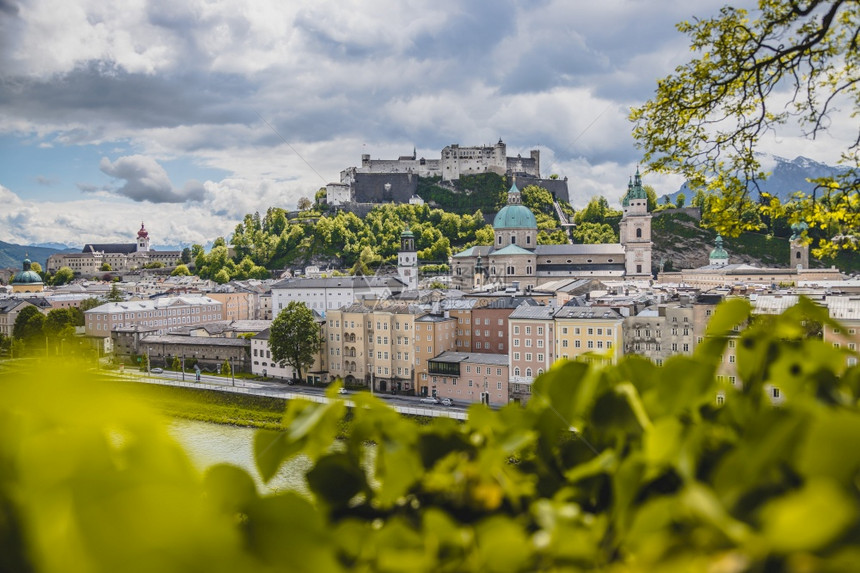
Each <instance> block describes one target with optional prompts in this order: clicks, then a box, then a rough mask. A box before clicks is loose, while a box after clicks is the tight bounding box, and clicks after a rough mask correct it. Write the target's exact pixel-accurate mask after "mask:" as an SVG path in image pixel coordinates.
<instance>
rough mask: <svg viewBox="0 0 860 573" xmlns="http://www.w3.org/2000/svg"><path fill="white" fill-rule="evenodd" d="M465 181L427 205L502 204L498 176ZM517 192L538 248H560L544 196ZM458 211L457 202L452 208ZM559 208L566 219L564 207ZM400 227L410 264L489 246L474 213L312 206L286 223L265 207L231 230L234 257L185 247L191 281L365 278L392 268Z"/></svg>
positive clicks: (479, 215)
mask: <svg viewBox="0 0 860 573" xmlns="http://www.w3.org/2000/svg"><path fill="white" fill-rule="evenodd" d="M467 179H468V180H469V181H471V182H472V184H473V187H472V189H473V191H471V192H470V194H469V195H466V194H457V193H454V192H450V191H447V192H448V193H451V195H450V197H448V196H446V195H444V194H440V195H438V196H434V195H432V194H431V197H436V199H431V200H433V201H434V203H435V202H436V200H437V199H438V200H439V202H440V203H446V204H449V206H450V204H452V202H455V199H454V197H460V198H461V199H462V201H466V199H463V198H464V197H472V199H473V200H474V201H475V204H480V205H489V206H492V208H493V209H497V208H498V206H499V204H501V205H504V200H506V193H507V188H506V186H507V183H506V182H505V179H504V178H503V177H499V176H496V175H493V174H490V175H483V176H474V177H471V178H467ZM439 189H441V188H439ZM521 191H522V199H523V203H524V204H525V205H526V206H527V207H529V208H530V209H531V210H532V211H533V212H534V213H535V217H536V219H537V223H538V243H539V244H554V243H563V242H566V240H567V239H566V237H565V235H564V233H563V231H562V230H561V229H560V225H559V220H558V215H557V214H556V212H555V209H554V207H553V200H552V195H551V194H550V193H549V192H548V191H547V190H546V189H542V188H540V187H536V186H528V187H526V188H524V189H522V190H521ZM445 197H447V198H445ZM500 199H501V203H500ZM458 200H460V199H458ZM464 205H466V203H461V204H460V207H459V208H460V209H462V208H463V207H464ZM563 208H564V209H565V210H566V211H568V212H569V214H571V215H572V214H573V210H572V209H571V208H570V206H569V205H567V204H566V203H565V204H563ZM407 226H408V227H409V229H410V230H411V231H412V232H413V233H414V235H415V246H416V249H417V250H418V258H419V259H420V260H421V262H422V263H423V264H434V265H438V264H447V261H448V257H450V256H451V255H452V254H453V253H455V252H458V251H460V250H462V249H464V248H468V247H470V246H473V245H490V244H492V242H493V228H492V225H490V224H489V223H487V219H486V218H485V216H484V213H483V211H481V209H478V210H476V211H474V212H472V213H471V214H470V213H464V214H458V213H454V212H450V211H448V210H443V209H441V208H434V207H432V206H430V205H428V204H425V205H406V204H399V205H396V204H393V203H389V204H382V205H378V206H376V207H374V208H373V209H372V210H371V211H370V213H369V214H368V215H367V216H366V217H364V218H360V217H358V216H357V215H356V214H354V213H351V212H348V211H334V210H326V209H324V208H322V207H320V206H317V207H315V208H308V209H306V210H304V211H300V212H299V213H297V214H295V213H293V214H292V216H291V214H290V213H289V212H288V211H286V210H285V209H282V208H280V207H270V208H269V209H268V210H267V211H266V213H265V215H260V213H253V214H247V215H245V217H244V219H243V221H242V222H241V223H239V224H238V225H236V228H235V230H234V232H233V235H232V237H230V243H231V245H232V246H233V248H234V250H235V256H233V257H230V256H229V251H228V249H227V241H225V240H224V239H219V240H217V241H216V242H215V245H214V246H213V248H212V250H211V251H210V252H209V253H205V252H204V250H203V247H202V246H200V245H195V246H194V247H192V252H193V255H194V260H195V265H196V267H197V271H198V274H200V276H202V277H204V278H212V279H214V280H216V281H219V282H226V281H227V280H230V279H232V278H247V277H254V276H259V275H263V274H265V273H266V269H269V270H276V269H284V268H288V267H291V266H303V265H307V264H318V265H320V266H323V267H325V268H332V269H338V270H340V271H342V272H359V273H361V272H372V271H373V270H374V269H375V268H377V267H378V266H379V265H384V264H396V261H397V251H398V249H399V248H400V234H401V232H402V231H403V230H404V229H405V228H406V227H407ZM221 271H224V272H221Z"/></svg>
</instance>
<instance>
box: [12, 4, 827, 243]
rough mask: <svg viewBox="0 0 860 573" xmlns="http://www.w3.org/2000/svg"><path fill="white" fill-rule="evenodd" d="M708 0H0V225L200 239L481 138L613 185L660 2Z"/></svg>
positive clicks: (73, 233) (664, 187) (547, 168)
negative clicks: (374, 168) (353, 170)
mask: <svg viewBox="0 0 860 573" xmlns="http://www.w3.org/2000/svg"><path fill="white" fill-rule="evenodd" d="M722 3H723V2H721V1H716V0H697V2H689V1H687V0H648V1H646V0H602V1H600V2H574V1H571V0H532V1H527V0H523V1H505V0H493V1H475V2H463V1H462V0H433V1H425V0H363V1H350V0H339V1H328V0H307V1H305V0H289V1H288V2H285V1H284V0H271V1H270V0H148V1H147V0H128V1H125V2H108V1H106V0H0V240H2V241H7V242H13V243H19V244H36V243H44V242H59V243H65V244H69V245H75V246H80V245H81V244H83V243H85V242H90V241H99V242H103V241H122V242H129V241H131V240H132V238H133V236H134V233H135V232H136V230H137V228H138V227H139V225H140V222H141V221H145V222H146V226H147V228H148V229H149V231H150V236H151V237H152V238H153V241H154V243H155V244H171V245H177V244H190V243H193V242H200V243H206V242H208V241H211V240H212V239H214V238H215V237H217V236H219V235H228V234H230V233H231V232H232V230H233V228H234V227H235V225H236V223H237V222H238V221H239V220H241V218H242V217H243V216H244V214H245V213H251V212H254V211H257V210H259V211H265V209H266V208H267V207H269V206H280V207H285V208H292V207H294V206H295V204H296V201H297V200H298V199H299V198H300V197H303V196H306V197H313V194H314V193H315V191H316V190H317V189H319V188H320V187H321V186H323V185H324V184H325V183H327V182H331V181H336V180H338V178H339V173H340V171H341V170H342V169H344V168H346V167H349V166H352V165H356V164H358V163H359V162H360V156H361V154H362V153H369V154H370V155H371V156H372V157H373V158H394V157H397V156H399V155H406V154H410V153H411V152H412V149H413V147H415V148H417V152H418V155H419V156H424V157H427V158H438V157H439V153H440V150H441V149H442V147H444V146H445V145H448V144H451V143H459V144H461V145H464V146H465V145H483V144H492V143H494V142H496V141H497V140H498V139H499V138H502V139H503V140H504V141H505V142H506V143H507V145H508V154H509V155H516V154H517V153H522V154H523V155H527V154H528V151H529V150H530V149H535V148H536V149H540V150H541V163H542V165H541V171H542V174H543V175H544V176H548V175H549V174H551V173H556V174H559V175H560V176H567V177H568V178H569V185H570V191H571V197H572V201H573V203H574V205H575V206H581V205H584V204H585V203H586V202H587V201H588V198H589V197H591V196H593V195H595V194H603V195H605V196H606V197H607V198H609V199H610V200H611V201H616V200H617V199H618V198H619V197H620V196H621V194H622V192H623V191H624V189H625V188H626V183H627V178H628V176H629V175H630V174H631V173H632V172H633V171H634V170H635V169H636V164H637V162H638V161H639V158H640V156H639V153H638V152H637V150H636V148H635V146H634V144H633V141H632V139H631V136H630V132H631V125H630V123H629V122H628V121H627V114H628V111H629V108H630V107H631V106H633V105H637V104H639V103H641V102H643V101H645V100H646V99H648V98H649V97H650V96H651V94H652V93H653V91H654V87H655V83H656V80H657V78H659V77H662V76H665V75H666V74H668V73H670V72H671V70H672V69H673V68H674V67H675V66H676V65H677V64H679V63H681V62H682V61H684V60H685V58H687V57H688V55H689V52H688V50H687V42H686V39H685V37H684V36H682V35H680V34H679V33H677V32H676V31H675V28H674V25H675V23H676V22H678V21H680V20H685V19H690V18H692V17H693V16H702V17H704V16H710V15H713V14H714V13H716V11H717V10H718V8H719V6H720V5H721V4H722ZM744 3H746V4H748V3H749V2H744ZM736 5H738V3H736ZM781 144H782V146H783V147H782V152H781V155H785V156H788V157H794V155H795V154H799V153H805V154H806V155H807V156H810V157H813V158H814V159H818V160H822V161H826V160H830V159H832V158H831V157H826V156H822V155H821V154H820V153H819V154H816V151H815V150H810V149H806V148H805V147H804V145H806V144H805V143H802V142H796V144H794V143H792V142H791V141H786V140H783V141H782V142H781ZM646 182H648V183H652V184H654V185H655V187H656V188H657V190H658V193H660V194H662V193H664V192H665V193H670V192H673V191H675V190H677V188H678V186H679V185H680V183H681V182H680V181H678V180H675V179H672V178H665V179H662V178H657V177H652V178H651V179H646Z"/></svg>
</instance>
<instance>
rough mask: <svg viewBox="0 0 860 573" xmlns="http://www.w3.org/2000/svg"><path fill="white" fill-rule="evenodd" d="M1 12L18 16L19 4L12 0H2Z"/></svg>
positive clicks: (0, 2) (0, 4) (0, 1)
mask: <svg viewBox="0 0 860 573" xmlns="http://www.w3.org/2000/svg"><path fill="white" fill-rule="evenodd" d="M0 14H5V15H7V16H17V15H18V4H16V3H15V2H12V0H0Z"/></svg>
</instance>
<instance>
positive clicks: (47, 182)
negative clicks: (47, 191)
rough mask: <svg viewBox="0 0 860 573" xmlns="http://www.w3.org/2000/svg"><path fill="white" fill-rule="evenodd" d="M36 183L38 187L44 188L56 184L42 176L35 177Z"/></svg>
mask: <svg viewBox="0 0 860 573" xmlns="http://www.w3.org/2000/svg"><path fill="white" fill-rule="evenodd" d="M36 183H38V184H39V185H44V186H45V187H50V186H51V185H53V184H54V183H56V181H54V180H53V179H51V178H50V177H45V176H44V175H37V176H36Z"/></svg>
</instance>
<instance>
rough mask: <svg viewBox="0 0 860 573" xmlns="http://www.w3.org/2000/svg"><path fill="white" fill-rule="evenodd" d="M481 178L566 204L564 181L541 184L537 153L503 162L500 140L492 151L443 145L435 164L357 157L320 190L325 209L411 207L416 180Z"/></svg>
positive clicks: (414, 156)
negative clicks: (509, 181) (513, 181)
mask: <svg viewBox="0 0 860 573" xmlns="http://www.w3.org/2000/svg"><path fill="white" fill-rule="evenodd" d="M483 173H496V174H498V175H507V176H509V177H510V176H514V175H515V176H516V177H517V182H518V183H519V184H520V186H523V187H525V186H526V185H533V184H534V185H539V186H541V187H543V188H545V189H547V190H548V191H550V192H551V193H554V194H555V195H556V197H558V198H559V199H564V200H568V191H567V178H564V179H541V176H540V150H538V149H532V150H531V151H530V152H529V157H522V156H520V155H517V156H516V157H508V156H507V145H505V143H504V142H503V141H502V140H501V139H499V142H498V143H496V144H495V145H482V146H477V147H460V145H458V144H452V145H448V146H446V147H444V148H443V149H442V152H441V154H440V157H439V159H425V158H424V157H421V158H419V157H417V154H416V151H415V149H414V148H413V150H412V155H406V156H401V157H398V158H397V159H371V158H370V154H367V153H366V154H363V155H362V156H361V166H360V167H349V168H347V169H344V170H343V171H341V172H340V182H339V183H329V184H328V185H326V200H327V201H328V203H329V204H330V205H343V204H344V203H386V202H390V201H394V202H396V203H408V202H410V201H412V202H415V201H416V200H418V199H417V198H416V197H415V195H416V191H417V189H418V178H419V177H441V179H442V181H443V182H445V181H453V180H456V179H459V178H460V177H461V176H464V175H479V174H483Z"/></svg>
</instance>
